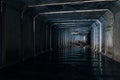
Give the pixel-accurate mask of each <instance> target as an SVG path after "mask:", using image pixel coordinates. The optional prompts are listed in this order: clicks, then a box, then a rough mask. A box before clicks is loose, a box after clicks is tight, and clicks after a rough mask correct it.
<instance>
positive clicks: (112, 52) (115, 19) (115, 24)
mask: <svg viewBox="0 0 120 80" xmlns="http://www.w3.org/2000/svg"><path fill="white" fill-rule="evenodd" d="M99 21H100V22H101V24H102V52H101V53H102V54H103V55H105V56H107V57H109V58H111V59H114V60H116V61H118V62H120V1H118V2H117V3H116V5H115V6H114V7H113V8H112V9H110V11H108V12H106V13H105V14H104V15H103V16H101V17H100V18H99ZM92 27H93V28H92V31H91V44H92V45H91V46H92V48H94V44H95V43H96V42H95V40H96V38H97V37H96V36H95V35H96V34H95V33H94V27H95V25H94V24H93V25H92ZM94 34H95V35H94ZM94 37H96V38H95V39H94Z"/></svg>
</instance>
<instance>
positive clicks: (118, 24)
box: [0, 5, 120, 67]
mask: <svg viewBox="0 0 120 80" xmlns="http://www.w3.org/2000/svg"><path fill="white" fill-rule="evenodd" d="M119 10H120V7H119V5H116V6H115V7H114V8H112V9H111V11H112V13H113V17H114V25H113V53H112V55H109V54H108V53H106V52H105V51H106V35H105V29H106V26H107V25H108V24H109V23H107V22H109V21H107V20H109V19H107V17H106V16H107V14H105V15H103V16H102V17H101V18H100V19H99V20H100V22H102V33H103V34H102V53H103V54H104V55H106V56H108V57H110V58H112V59H114V60H116V61H119V62H120V53H119V52H120V39H119V38H120V35H119V34H120V31H119V30H120V11H119ZM1 15H3V16H1V19H2V21H1V22H2V23H1V24H0V25H1V39H0V40H1V42H2V43H1V48H0V67H3V66H7V65H11V64H15V63H16V62H19V61H22V60H25V59H28V58H30V57H32V56H36V55H39V54H41V53H45V52H46V51H49V50H52V49H54V50H55V49H57V48H58V46H59V47H62V46H63V45H64V46H66V45H68V46H69V44H70V41H72V40H73V39H71V37H70V32H69V30H67V31H66V30H65V31H64V30H63V31H61V30H60V29H58V28H55V27H52V26H51V25H47V22H46V21H45V20H44V19H43V18H41V16H39V17H38V18H37V19H36V26H35V30H36V31H35V36H34V32H33V19H32V17H30V16H29V15H24V19H23V25H22V27H21V19H20V12H18V11H17V10H15V9H13V8H11V7H10V6H8V5H5V6H4V14H3V13H1ZM95 24H96V25H95ZM92 26H93V27H94V26H99V24H98V23H97V22H96V23H94V24H93V25H92ZM96 28H97V30H98V29H99V27H96ZM94 29H95V28H94ZM94 29H93V30H92V31H91V33H92V34H94ZM59 30H60V31H59ZM95 33H96V37H98V38H96V39H95V43H94V41H92V40H94V39H91V41H92V42H91V43H92V44H93V45H92V47H93V48H94V44H95V45H96V46H97V47H99V43H97V42H99V41H100V40H99V33H100V32H99V30H98V31H97V32H95ZM68 36H69V37H68ZM91 38H94V36H93V35H92V36H91ZM34 42H35V44H34ZM34 49H35V50H34ZM96 49H98V50H99V48H96ZM34 52H35V53H34Z"/></svg>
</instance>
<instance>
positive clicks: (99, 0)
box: [28, 0, 116, 7]
mask: <svg viewBox="0 0 120 80" xmlns="http://www.w3.org/2000/svg"><path fill="white" fill-rule="evenodd" d="M105 1H107V2H112V1H116V0H87V1H74V2H63V3H51V4H39V5H28V7H45V6H57V5H67V4H80V3H94V2H105Z"/></svg>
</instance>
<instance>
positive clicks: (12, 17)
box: [0, 5, 54, 68]
mask: <svg viewBox="0 0 120 80" xmlns="http://www.w3.org/2000/svg"><path fill="white" fill-rule="evenodd" d="M1 15H2V16H1V20H2V21H1V22H2V23H1V42H2V43H1V48H0V51H1V52H0V55H1V56H0V67H1V68H2V67H5V66H9V65H12V64H15V63H17V62H20V61H24V60H26V59H28V58H31V57H33V56H36V55H39V54H40V53H45V52H46V51H48V50H51V49H52V47H51V43H52V42H51V41H52V40H51V39H52V38H51V35H52V34H53V33H54V32H52V29H51V28H50V27H49V26H48V25H47V23H46V22H45V20H43V19H42V18H40V17H38V18H37V19H36V27H35V30H36V32H35V35H34V31H33V18H32V17H31V16H29V15H27V14H24V17H23V21H21V13H20V12H19V11H17V10H15V9H13V8H11V7H10V6H8V5H4V12H2V13H1ZM39 18H40V19H39ZM34 42H35V44H34ZM34 49H35V50H34ZM34 52H35V53H34Z"/></svg>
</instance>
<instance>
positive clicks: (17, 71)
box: [0, 47, 120, 80]
mask: <svg viewBox="0 0 120 80" xmlns="http://www.w3.org/2000/svg"><path fill="white" fill-rule="evenodd" d="M0 80H120V63H117V62H115V61H113V60H111V59H109V58H107V57H104V56H102V55H100V54H98V53H92V52H91V51H90V49H88V48H78V47H69V48H61V49H59V50H56V51H54V52H48V53H45V54H41V55H39V56H37V57H35V58H32V59H29V60H27V61H26V62H24V63H23V62H22V63H19V64H16V65H15V66H11V67H8V68H5V69H2V70H1V71H0Z"/></svg>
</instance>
